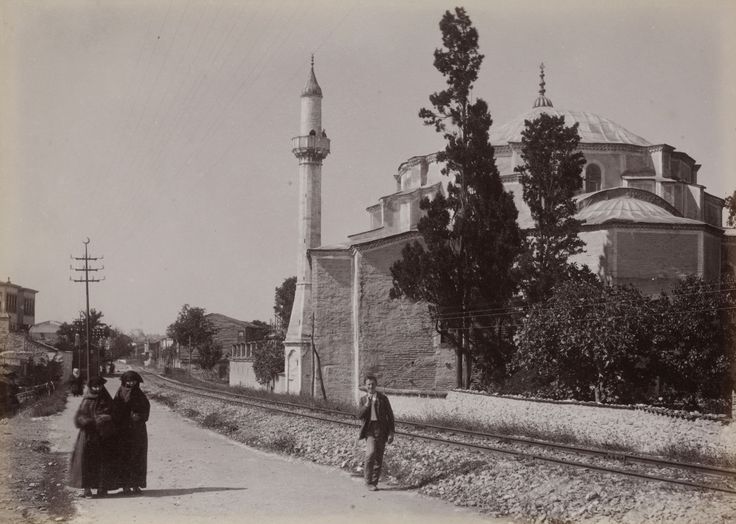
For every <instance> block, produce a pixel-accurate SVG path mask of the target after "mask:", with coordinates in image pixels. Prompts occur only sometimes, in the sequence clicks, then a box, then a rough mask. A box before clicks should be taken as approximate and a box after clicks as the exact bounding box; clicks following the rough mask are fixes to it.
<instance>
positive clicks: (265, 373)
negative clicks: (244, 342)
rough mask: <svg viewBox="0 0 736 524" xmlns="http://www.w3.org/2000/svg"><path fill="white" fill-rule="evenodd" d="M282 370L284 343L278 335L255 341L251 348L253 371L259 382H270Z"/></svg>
mask: <svg viewBox="0 0 736 524" xmlns="http://www.w3.org/2000/svg"><path fill="white" fill-rule="evenodd" d="M283 371H284V343H283V340H282V339H280V338H278V337H269V338H268V339H266V340H265V341H262V342H260V343H257V344H256V345H255V349H254V350H253V372H254V373H255V375H256V380H257V381H258V383H259V384H264V385H266V384H270V383H271V382H272V381H273V380H274V379H275V378H276V376H277V375H278V374H279V373H281V372H283Z"/></svg>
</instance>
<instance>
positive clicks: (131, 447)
mask: <svg viewBox="0 0 736 524" xmlns="http://www.w3.org/2000/svg"><path fill="white" fill-rule="evenodd" d="M122 389H123V387H122V386H121V387H120V389H118V392H117V393H116V394H115V398H114V399H113V403H114V413H115V420H116V422H117V425H118V431H119V433H118V456H119V460H120V466H119V478H120V483H121V486H122V487H124V488H145V487H146V471H147V469H148V432H147V430H146V422H147V421H148V416H149V414H150V412H151V405H150V403H149V402H148V399H147V398H146V395H145V393H143V391H141V390H140V388H139V387H138V386H136V387H134V388H133V390H132V391H131V392H130V397H129V399H128V401H127V402H126V400H125V398H124V395H123V394H122ZM134 415H137V417H136V416H134ZM136 418H137V420H135V419H136Z"/></svg>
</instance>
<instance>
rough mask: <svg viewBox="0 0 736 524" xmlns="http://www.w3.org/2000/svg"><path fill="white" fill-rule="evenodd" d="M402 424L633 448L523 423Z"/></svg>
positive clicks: (435, 419)
mask: <svg viewBox="0 0 736 524" xmlns="http://www.w3.org/2000/svg"><path fill="white" fill-rule="evenodd" d="M401 420H402V421H404V422H412V423H414V424H420V425H421V424H426V425H433V426H444V427H447V428H456V429H459V430H468V431H478V432H483V433H493V434H495V435H500V436H502V437H504V436H505V437H523V438H529V439H534V440H540V441H543V442H549V443H555V444H564V445H568V446H586V447H597V448H600V447H605V448H606V449H609V450H614V451H621V452H631V451H633V448H631V447H630V446H625V445H623V444H621V443H618V442H614V441H611V442H605V443H601V442H594V441H591V440H589V439H586V438H581V437H580V436H578V435H576V434H574V433H571V432H569V431H563V430H560V429H546V428H540V427H538V426H536V425H532V424H528V423H524V422H517V423H513V422H497V423H492V422H478V421H474V420H470V419H467V418H459V417H453V416H448V415H436V414H435V415H426V416H409V417H403V418H402V419H401Z"/></svg>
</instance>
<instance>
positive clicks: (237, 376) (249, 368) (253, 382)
mask: <svg viewBox="0 0 736 524" xmlns="http://www.w3.org/2000/svg"><path fill="white" fill-rule="evenodd" d="M283 375H284V374H283V373H280V374H279V375H278V376H277V377H276V380H275V384H274V387H273V389H271V388H270V387H269V386H264V385H263V384H259V383H258V380H257V379H256V374H255V372H254V371H253V359H250V358H249V359H244V358H237V359H232V360H231V361H230V375H229V380H228V384H229V385H230V386H231V387H232V386H243V387H246V388H253V389H271V391H273V392H274V393H283V392H284V389H283V386H284V383H285V381H284V378H283Z"/></svg>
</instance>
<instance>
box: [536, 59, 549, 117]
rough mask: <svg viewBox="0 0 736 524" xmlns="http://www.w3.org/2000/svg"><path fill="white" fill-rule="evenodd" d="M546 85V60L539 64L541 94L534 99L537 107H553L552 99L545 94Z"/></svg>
mask: <svg viewBox="0 0 736 524" xmlns="http://www.w3.org/2000/svg"><path fill="white" fill-rule="evenodd" d="M545 85H546V83H545V81H544V62H542V63H541V64H539V96H538V97H537V99H536V100H535V101H534V106H533V107H535V108H537V107H552V100H550V99H549V98H547V97H546V96H544V93H545V92H546V91H545V89H544V86H545Z"/></svg>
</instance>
